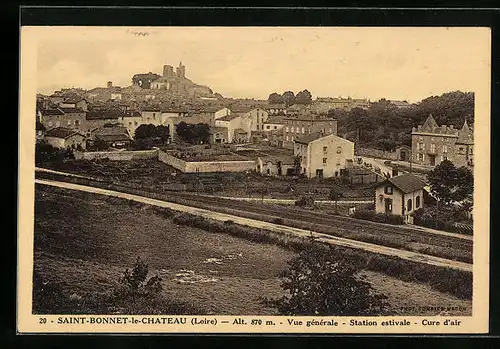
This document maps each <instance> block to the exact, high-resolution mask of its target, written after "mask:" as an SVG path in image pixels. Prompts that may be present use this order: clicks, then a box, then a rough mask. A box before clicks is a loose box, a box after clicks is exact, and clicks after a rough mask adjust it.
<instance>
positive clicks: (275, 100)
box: [267, 92, 285, 104]
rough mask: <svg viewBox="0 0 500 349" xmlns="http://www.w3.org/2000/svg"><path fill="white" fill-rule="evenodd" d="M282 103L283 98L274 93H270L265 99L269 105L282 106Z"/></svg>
mask: <svg viewBox="0 0 500 349" xmlns="http://www.w3.org/2000/svg"><path fill="white" fill-rule="evenodd" d="M284 102H285V101H284V100H283V97H282V96H281V95H280V94H278V93H276V92H273V93H271V94H270V95H269V98H268V99H267V103H269V104H283V103H284Z"/></svg>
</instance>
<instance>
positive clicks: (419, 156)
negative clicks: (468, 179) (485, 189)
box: [411, 115, 474, 167]
mask: <svg viewBox="0 0 500 349" xmlns="http://www.w3.org/2000/svg"><path fill="white" fill-rule="evenodd" d="M411 144H412V149H411V153H412V161H413V163H415V164H419V165H427V166H436V165H438V164H439V163H441V162H442V161H444V160H450V161H451V162H452V163H453V164H454V165H455V166H459V167H460V166H469V167H472V166H474V161H473V160H474V159H473V155H474V154H473V148H474V132H473V131H472V130H471V129H470V128H469V125H468V124H467V120H465V121H464V124H463V126H462V128H461V129H460V130H459V129H456V128H454V127H453V125H449V126H447V125H441V126H439V125H438V124H437V123H436V120H435V119H434V117H433V116H432V115H429V116H428V117H427V119H426V120H425V122H424V124H423V125H418V127H414V128H413V129H412V133H411Z"/></svg>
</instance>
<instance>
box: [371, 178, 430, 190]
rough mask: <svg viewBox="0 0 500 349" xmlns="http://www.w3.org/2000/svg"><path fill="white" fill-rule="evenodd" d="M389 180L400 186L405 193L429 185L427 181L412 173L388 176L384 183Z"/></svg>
mask: <svg viewBox="0 0 500 349" xmlns="http://www.w3.org/2000/svg"><path fill="white" fill-rule="evenodd" d="M387 182H389V183H392V184H393V185H394V186H395V187H397V188H399V189H400V190H401V191H402V192H403V193H405V194H407V193H412V192H414V191H416V190H419V189H422V188H424V187H426V186H427V183H425V182H424V181H423V180H421V179H420V178H418V177H417V176H415V175H414V174H411V173H405V174H402V175H400V176H396V177H392V178H388V179H387V180H386V181H384V182H382V183H387ZM382 183H381V184H382ZM381 184H379V185H381Z"/></svg>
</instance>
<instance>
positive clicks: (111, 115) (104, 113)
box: [86, 108, 125, 120]
mask: <svg viewBox="0 0 500 349" xmlns="http://www.w3.org/2000/svg"><path fill="white" fill-rule="evenodd" d="M124 115H125V114H124V113H123V111H121V110H120V109H107V108H106V109H104V108H103V109H101V108H99V109H91V110H89V111H88V112H87V117H86V119H87V120H102V119H118V118H119V117H122V116H124Z"/></svg>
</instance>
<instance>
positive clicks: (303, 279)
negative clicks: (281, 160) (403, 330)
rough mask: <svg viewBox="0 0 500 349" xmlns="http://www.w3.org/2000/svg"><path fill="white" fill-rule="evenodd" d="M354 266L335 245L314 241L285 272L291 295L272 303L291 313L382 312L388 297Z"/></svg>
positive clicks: (320, 314) (367, 313) (372, 313)
mask: <svg viewBox="0 0 500 349" xmlns="http://www.w3.org/2000/svg"><path fill="white" fill-rule="evenodd" d="M353 265H355V263H354V262H353V261H351V260H350V258H346V256H342V255H340V253H339V252H338V250H336V249H335V248H333V247H332V248H330V249H327V250H324V249H319V248H315V243H314V242H311V243H310V245H309V246H308V247H307V248H306V249H305V250H303V251H302V252H301V253H300V254H299V255H298V256H297V257H295V258H293V259H292V260H291V261H290V262H289V266H288V269H287V270H286V271H285V272H284V273H283V275H282V276H283V277H284V278H285V279H284V281H283V283H282V287H283V289H284V290H286V291H288V293H289V295H285V296H283V297H282V298H280V299H277V300H274V301H273V300H272V301H271V302H270V303H271V304H273V305H274V306H276V307H277V308H278V311H279V312H280V313H281V314H283V315H291V316H332V315H335V316H355V315H356V316H359V315H381V313H382V312H383V311H384V310H385V307H386V303H385V299H386V298H387V297H385V296H383V295H379V294H376V293H375V292H374V289H373V288H372V287H371V284H370V283H369V282H367V281H365V280H364V279H363V277H362V276H361V275H359V270H358V269H356V268H355V267H354V266H353Z"/></svg>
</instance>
